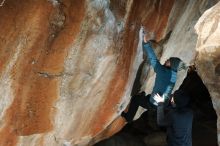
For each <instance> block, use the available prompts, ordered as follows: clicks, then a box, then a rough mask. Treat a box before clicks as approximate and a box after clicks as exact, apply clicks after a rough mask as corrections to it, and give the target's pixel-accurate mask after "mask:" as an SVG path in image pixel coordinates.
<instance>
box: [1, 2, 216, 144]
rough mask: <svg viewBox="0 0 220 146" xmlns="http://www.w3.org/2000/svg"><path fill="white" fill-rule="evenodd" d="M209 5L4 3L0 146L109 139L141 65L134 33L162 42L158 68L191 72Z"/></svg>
mask: <svg viewBox="0 0 220 146" xmlns="http://www.w3.org/2000/svg"><path fill="white" fill-rule="evenodd" d="M215 2H216V1H214V0H213V1H210V0H209V1H208V0H207V1H192V0H191V1H190V0H189V1H185V0H178V1H174V0H170V1H169V2H167V1H166V2H165V1H163V0H150V1H146V0H121V1H118V0H93V1H91V0H81V1H79V0H63V1H58V0H48V1H45V0H38V1H31V0H26V1H15V0H5V1H4V3H3V5H2V6H1V7H0V18H1V19H0V28H1V29H0V34H1V36H0V127H1V129H0V145H4V146H16V145H22V146H23V145H24V146H26V145H29V146H35V145H37V146H39V145H53V146H56V145H57V146H58V145H66V146H70V145H91V144H93V143H94V142H96V141H97V140H99V139H97V137H99V138H100V134H101V135H102V134H103V135H102V136H101V138H105V137H108V136H110V135H112V134H114V133H115V132H116V131H117V130H119V129H120V127H121V126H122V125H116V126H118V128H117V127H116V131H114V130H111V129H108V128H107V127H109V125H111V123H112V121H114V119H115V118H116V117H117V116H118V115H119V114H120V112H121V111H122V110H124V108H125V107H126V106H127V104H128V102H129V99H130V97H129V96H130V93H131V88H132V84H133V81H134V78H135V75H136V72H137V68H138V66H139V64H140V63H141V62H142V48H141V47H140V46H141V44H140V40H139V39H138V38H139V37H138V32H139V28H140V26H141V25H143V26H144V27H145V28H146V30H147V31H148V32H149V33H150V35H151V36H152V38H153V39H155V40H157V41H160V42H163V43H162V46H163V47H162V48H163V53H162V54H161V55H162V58H161V62H164V61H165V59H167V58H168V57H170V56H177V57H180V58H181V59H182V60H184V61H185V62H186V63H187V64H192V63H193V61H194V59H195V54H196V50H195V45H196V35H195V32H194V29H193V26H194V24H195V23H196V22H197V20H198V19H199V17H200V15H201V14H202V13H203V12H204V11H205V10H206V9H207V8H209V7H211V6H212V5H214V4H215ZM216 21H217V20H216ZM169 32H172V33H171V35H170V36H169V37H168V35H167V34H168V33H169ZM192 36H193V37H192ZM191 38H193V39H192V40H191ZM176 39H178V41H176ZM184 42H187V43H189V44H188V45H186V46H184V44H185V43H184ZM186 50H187V51H186ZM186 55H188V56H187V57H186ZM217 60H218V59H217ZM217 62H218V61H216V63H217ZM217 66H219V65H217ZM216 70H217V71H216V72H217V74H218V68H217V69H216ZM201 73H203V71H202V70H201ZM149 78H150V77H148V78H147V79H148V80H149ZM210 79H211V80H212V79H213V78H210ZM146 83H148V82H146ZM150 84H152V83H150ZM148 85H149V84H148ZM149 87H150V85H149ZM211 89H212V87H211V86H210V90H211ZM218 92H219V91H218ZM217 107H218V106H216V108H217ZM109 131H110V132H109Z"/></svg>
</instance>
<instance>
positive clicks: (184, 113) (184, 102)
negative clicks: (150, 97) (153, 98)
mask: <svg viewBox="0 0 220 146" xmlns="http://www.w3.org/2000/svg"><path fill="white" fill-rule="evenodd" d="M189 100H190V97H189V96H188V95H187V94H186V93H185V92H184V91H182V90H177V91H176V92H175V93H174V102H175V103H176V107H175V108H172V109H170V110H169V112H168V113H167V114H164V104H163V103H160V104H159V105H158V107H157V123H158V125H159V126H166V127H167V143H168V146H192V121H193V112H192V110H191V109H190V108H189V106H188V103H189Z"/></svg>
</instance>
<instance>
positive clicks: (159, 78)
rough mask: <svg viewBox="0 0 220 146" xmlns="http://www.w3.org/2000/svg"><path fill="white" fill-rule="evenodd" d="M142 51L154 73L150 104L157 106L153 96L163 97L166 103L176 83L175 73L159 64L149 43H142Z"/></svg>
mask: <svg viewBox="0 0 220 146" xmlns="http://www.w3.org/2000/svg"><path fill="white" fill-rule="evenodd" d="M143 50H144V52H145V53H146V55H147V59H148V61H149V62H150V65H151V66H152V67H153V69H154V72H155V73H156V78H155V83H154V87H153V91H152V93H151V97H150V102H151V103H152V104H154V105H155V106H157V102H156V101H155V100H154V98H153V97H154V95H155V94H159V95H161V96H163V95H164V96H165V101H168V100H169V97H170V94H171V92H172V90H173V87H174V85H175V83H176V77H177V72H176V71H174V70H172V69H170V68H167V67H166V66H164V65H161V64H160V62H159V60H158V59H157V56H156V54H155V53H154V50H153V48H152V46H151V43H150V42H148V43H144V42H143Z"/></svg>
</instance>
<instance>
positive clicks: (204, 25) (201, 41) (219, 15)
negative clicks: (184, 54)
mask: <svg viewBox="0 0 220 146" xmlns="http://www.w3.org/2000/svg"><path fill="white" fill-rule="evenodd" d="M195 29H196V32H197V34H198V40H197V44H196V51H197V52H198V55H197V57H196V66H197V68H198V73H199V75H200V76H201V78H202V80H203V82H204V84H205V85H206V86H207V88H208V90H209V92H210V94H211V97H212V103H213V106H214V109H215V110H216V113H217V116H218V120H217V128H218V129H219V128H220V121H219V116H220V115H219V114H220V3H218V4H216V5H215V6H214V7H212V8H210V9H209V10H207V11H206V12H205V13H204V14H203V15H202V17H201V18H200V19H199V21H198V22H197V24H196V26H195ZM218 144H220V137H219V130H218Z"/></svg>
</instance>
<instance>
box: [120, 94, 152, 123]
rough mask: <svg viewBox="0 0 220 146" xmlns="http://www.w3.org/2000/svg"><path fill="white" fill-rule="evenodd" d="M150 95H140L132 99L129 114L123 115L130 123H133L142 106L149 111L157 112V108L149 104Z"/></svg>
mask: <svg viewBox="0 0 220 146" xmlns="http://www.w3.org/2000/svg"><path fill="white" fill-rule="evenodd" d="M149 98H150V94H149V95H147V96H145V94H143V93H140V94H137V95H135V96H133V97H132V98H131V102H130V106H129V109H128V112H127V113H124V112H123V114H122V116H123V117H124V118H125V119H126V120H127V121H128V122H131V121H132V120H133V118H134V116H135V114H136V112H137V110H138V107H139V106H141V107H143V108H145V109H148V110H156V107H155V106H154V105H152V104H151V103H150V102H149Z"/></svg>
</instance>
